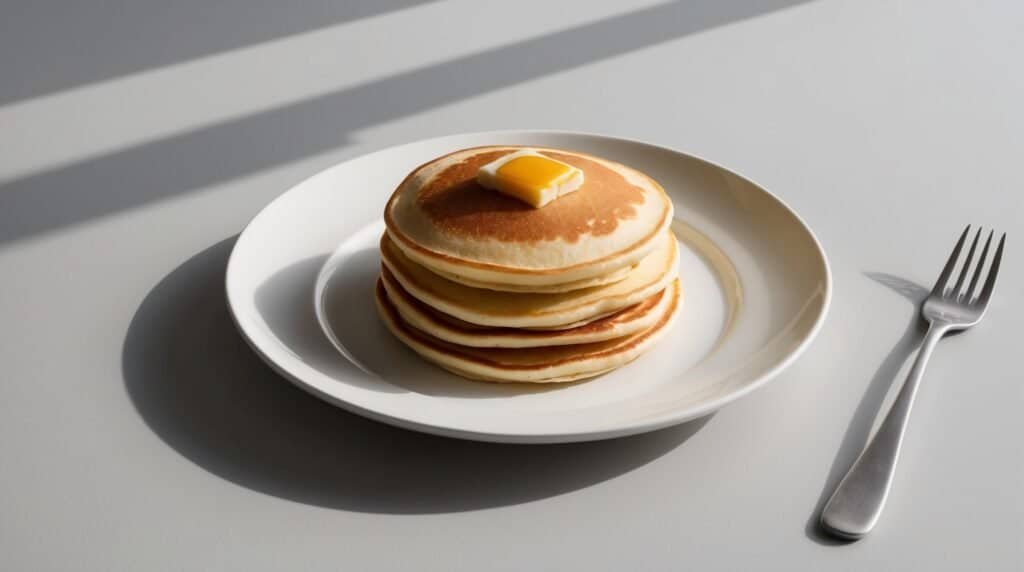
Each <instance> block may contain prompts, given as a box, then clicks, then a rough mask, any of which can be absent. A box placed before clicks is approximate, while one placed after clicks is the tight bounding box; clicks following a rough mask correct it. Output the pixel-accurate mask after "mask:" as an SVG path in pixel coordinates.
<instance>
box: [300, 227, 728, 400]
mask: <svg viewBox="0 0 1024 572" xmlns="http://www.w3.org/2000/svg"><path fill="white" fill-rule="evenodd" d="M673 231H674V232H675V233H676V236H677V237H678V238H679V242H680V266H681V268H680V273H681V279H682V284H683V296H684V303H683V311H682V314H681V315H680V317H679V320H678V322H677V323H676V325H675V326H674V327H673V329H672V331H671V332H669V333H668V334H667V335H666V337H665V338H664V339H663V340H662V341H661V342H660V343H659V344H658V346H656V347H655V348H654V349H653V350H652V351H651V352H649V353H647V354H645V355H643V356H641V357H640V358H639V359H638V360H636V361H635V362H633V363H631V364H628V365H626V366H624V367H622V368H620V369H618V370H616V371H613V372H611V373H609V374H606V375H603V376H600V377H597V378H594V379H591V380H589V381H585V382H579V383H571V384H494V383H483V382H476V381H470V380H465V379H462V378H460V377H457V376H455V375H453V374H451V373H448V372H446V371H444V370H442V369H440V368H437V367H435V366H433V365H431V364H429V363H427V362H426V361H424V360H422V359H421V358H419V356H417V355H416V354H415V353H414V352H413V351H412V350H410V349H409V348H407V347H406V346H404V345H403V344H401V343H400V342H398V340H396V339H395V338H394V337H393V336H392V335H391V333H390V332H388V331H387V329H386V328H385V327H384V325H383V324H382V323H381V321H380V319H379V318H378V316H377V314H376V309H375V307H374V303H373V292H374V287H375V282H376V279H377V275H378V273H379V271H380V258H379V256H378V254H377V246H378V240H379V237H380V234H381V233H382V232H383V225H382V224H380V223H375V224H373V225H369V226H368V227H365V228H363V229H361V230H360V231H358V232H356V233H354V234H352V235H351V236H350V237H349V238H348V239H347V240H345V241H344V242H343V243H342V244H341V245H340V246H339V248H338V249H337V251H335V253H334V254H333V255H332V256H331V257H330V259H329V261H328V262H327V264H325V266H324V270H323V272H322V274H321V278H320V280H318V285H317V288H318V289H319V291H318V292H317V293H316V299H317V301H318V305H319V318H320V321H321V326H322V327H323V329H324V332H325V334H326V335H327V337H328V338H329V339H330V340H331V342H332V343H333V344H334V345H335V346H336V348H337V349H338V351H339V355H338V356H337V359H338V360H346V361H347V362H349V363H350V364H351V365H354V366H355V367H357V368H358V369H359V371H360V372H361V374H362V375H364V376H365V378H366V379H365V380H362V381H363V382H364V383H361V384H360V385H362V386H364V387H371V388H372V387H374V384H377V386H378V387H379V388H380V390H381V391H386V392H389V393H393V392H395V391H407V392H412V393H419V394H423V395H431V396H444V397H446V398H455V399H474V400H479V399H484V400H486V399H489V398H515V399H517V400H520V401H523V402H527V401H533V400H535V401H536V403H531V404H530V405H531V406H536V407H538V408H541V409H551V410H557V409H559V408H563V407H565V406H566V405H569V404H571V405H572V406H573V407H576V408H578V407H588V406H598V405H603V404H605V403H611V402H614V401H618V400H622V399H628V398H630V397H634V396H636V395H639V394H643V393H648V392H650V391H651V390H652V389H653V388H654V386H658V385H661V384H665V383H674V384H681V383H686V381H687V379H686V372H687V371H689V370H690V369H692V368H693V367H695V366H696V365H698V364H700V363H701V361H702V360H704V359H706V358H707V357H708V356H709V355H711V354H712V353H713V352H714V351H715V348H716V347H718V346H719V345H720V344H721V343H722V342H723V340H724V339H725V338H726V337H727V336H728V335H729V329H730V324H732V323H733V322H734V321H735V319H736V317H737V315H738V313H739V312H740V311H741V302H742V292H741V289H740V283H739V279H738V277H737V274H736V271H735V268H734V267H733V265H732V263H731V262H730V260H729V258H728V257H727V256H726V255H725V254H724V253H723V252H722V250H721V249H720V248H718V247H717V246H716V245H715V244H714V242H713V241H711V240H710V239H709V238H708V237H707V236H705V235H703V234H702V233H700V232H699V231H698V230H697V229H695V228H693V227H692V226H689V225H686V224H684V223H682V222H681V221H675V223H674V224H673Z"/></svg>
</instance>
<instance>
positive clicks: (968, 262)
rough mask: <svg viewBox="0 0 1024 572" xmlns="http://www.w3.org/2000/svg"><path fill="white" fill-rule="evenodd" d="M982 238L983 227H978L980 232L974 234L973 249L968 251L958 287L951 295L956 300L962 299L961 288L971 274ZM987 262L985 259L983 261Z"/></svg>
mask: <svg viewBox="0 0 1024 572" xmlns="http://www.w3.org/2000/svg"><path fill="white" fill-rule="evenodd" d="M979 238H981V227H980V226H979V227H978V232H975V233H974V240H972V241H971V247H970V248H968V249H967V259H966V260H964V265H963V267H961V268H960V276H959V277H957V279H956V285H955V286H953V290H951V291H950V294H951V295H952V296H953V298H954V299H959V298H960V288H961V287H962V286H963V285H964V280H967V275H968V274H970V272H971V261H972V260H974V251H975V249H977V248H978V239H979ZM981 261H982V262H985V259H984V258H982V259H981ZM968 300H970V298H968Z"/></svg>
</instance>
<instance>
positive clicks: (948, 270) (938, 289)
mask: <svg viewBox="0 0 1024 572" xmlns="http://www.w3.org/2000/svg"><path fill="white" fill-rule="evenodd" d="M970 230H971V225H967V228H965V229H964V232H963V234H961V235H960V240H958V241H956V246H955V247H954V248H953V253H952V254H950V255H949V260H948V261H946V267H945V268H943V269H942V274H939V279H938V280H936V281H935V286H934V287H933V288H932V296H942V294H943V292H944V291H945V290H946V282H947V281H948V280H949V275H950V274H952V273H953V268H954V267H956V260H957V259H958V258H960V249H961V248H963V246H964V239H965V238H967V233H968V231H970Z"/></svg>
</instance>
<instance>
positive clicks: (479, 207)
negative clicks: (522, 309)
mask: <svg viewBox="0 0 1024 572" xmlns="http://www.w3.org/2000/svg"><path fill="white" fill-rule="evenodd" d="M521 149H523V147H507V146H506V147H478V148H474V149H465V150H462V151H457V152H455V153H452V154H449V155H446V156H444V157H440V158H438V159H435V160H433V161H431V162H429V163H426V164H425V165H422V166H420V167H419V168H417V169H415V170H414V171H413V172H412V173H411V174H410V175H409V176H408V177H406V179H405V180H404V181H403V182H402V183H401V184H400V185H399V186H398V188H397V189H396V190H395V192H394V194H393V195H392V196H391V199H390V200H389V201H388V204H387V206H386V207H385V211H384V220H385V223H386V224H387V229H388V230H387V233H388V236H389V237H390V238H391V240H392V241H393V242H394V244H395V245H396V247H397V248H399V249H401V251H402V252H403V253H404V254H405V255H406V256H407V257H408V258H409V259H411V260H412V261H414V262H416V263H417V264H419V265H421V266H424V267H426V268H428V269H430V270H432V271H434V272H435V273H438V274H441V275H444V276H445V277H447V278H449V279H450V280H452V281H455V282H461V283H463V284H466V285H469V286H476V287H486V288H490V289H495V290H511V291H524V290H527V291H528V290H531V289H533V291H545V292H550V291H565V290H569V289H574V288H586V287H592V286H596V285H599V284H606V283H608V282H610V281H611V280H612V279H613V278H621V276H622V269H624V268H628V267H630V266H633V265H635V264H638V263H639V262H640V260H642V259H643V258H644V257H646V256H647V255H648V254H650V253H651V252H652V251H653V250H654V249H655V247H656V246H657V245H658V242H659V237H660V236H661V235H662V233H663V232H665V231H666V229H667V228H668V226H669V223H670V222H671V220H672V213H673V210H672V202H671V201H670V200H669V199H668V196H667V195H666V194H665V192H664V190H663V189H662V188H661V187H660V186H659V185H658V184H657V183H656V182H655V181H654V180H653V179H651V178H650V177H648V176H646V175H644V174H643V173H640V172H639V171H636V170H634V169H631V168H629V167H626V166H625V165H620V164H618V163H614V162H611V161H608V160H605V159H600V158H597V157H593V156H591V155H586V154H583V153H577V152H571V151H559V150H554V149H538V150H539V151H541V152H542V153H543V154H545V155H547V156H548V157H550V158H552V159H556V160H559V161H562V162H564V163H568V164H570V165H572V166H574V167H577V168H579V169H581V170H582V171H583V173H584V182H583V185H582V186H581V187H580V188H579V190H577V191H575V192H573V193H570V194H568V195H565V196H563V197H561V198H558V199H557V200H555V201H553V202H551V203H550V204H548V205H546V206H544V207H542V208H533V207H532V206H530V205H529V204H526V203H524V202H522V201H520V200H518V199H516V198H513V197H510V196H507V195H504V194H501V193H498V192H496V191H494V190H490V189H486V188H484V187H483V186H481V185H480V184H479V183H477V181H476V174H477V170H478V169H479V168H480V167H481V166H483V165H485V164H487V163H490V162H491V161H494V160H495V159H498V158H500V157H502V156H504V155H506V154H509V153H513V152H515V151H517V150H521Z"/></svg>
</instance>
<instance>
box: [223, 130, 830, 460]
mask: <svg viewBox="0 0 1024 572" xmlns="http://www.w3.org/2000/svg"><path fill="white" fill-rule="evenodd" d="M533 135H549V136H569V137H579V138H593V139H598V140H605V141H611V142H617V143H625V144H630V145H639V146H643V147H648V148H652V149H654V150H658V151H662V152H668V153H673V154H677V155H681V156H684V157H687V158H690V159H693V160H696V161H699V162H702V163H704V164H706V165H710V166H712V167H715V168H717V169H720V170H722V171H725V172H727V173H729V174H731V175H733V176H735V177H738V178H739V179H741V180H743V181H744V182H746V183H749V184H751V185H753V186H754V187H756V188H757V189H758V190H760V191H761V192H762V193H764V194H765V195H767V196H768V197H770V198H771V199H772V200H774V201H775V202H776V203H778V205H779V206H781V207H782V208H783V209H784V210H785V211H786V212H787V213H788V214H789V215H791V216H792V217H793V218H794V219H795V220H796V221H797V223H799V225H800V226H801V227H802V229H803V230H804V231H805V232H806V233H807V236H809V237H810V239H811V243H812V244H813V245H814V249H815V251H816V252H817V253H818V256H819V257H820V259H821V265H822V269H823V271H824V273H823V278H824V292H823V299H822V303H821V309H820V311H819V313H818V315H817V316H816V317H815V320H814V324H813V325H812V326H811V328H810V329H809V330H808V333H807V335H806V336H804V338H803V339H802V340H801V341H800V342H799V343H798V344H797V346H796V347H795V348H793V349H792V350H790V351H789V353H788V354H787V355H786V356H785V357H784V358H783V359H782V360H780V361H779V362H778V363H777V364H775V365H774V366H773V367H771V368H770V369H768V370H766V371H764V372H762V373H761V374H760V375H758V376H756V377H755V378H753V379H752V380H751V381H750V382H748V383H746V384H744V385H743V386H742V387H740V388H738V389H736V390H734V391H731V392H729V393H727V394H726V395H723V396H721V397H719V398H717V399H714V400H710V401H707V402H705V403H703V404H701V406H699V407H695V408H691V409H687V410H682V411H680V410H670V411H668V412H665V413H661V414H659V415H655V416H652V417H650V418H647V419H644V420H642V421H638V422H633V423H627V424H620V425H618V426H614V427H609V428H605V429H600V430H582V431H564V432H557V433H552V432H544V433H522V432H518V433H503V432H497V431H481V430H472V429H463V428H457V427H451V426H446V425H444V424H439V423H426V422H422V421H417V420H411V419H408V418H405V417H400V416H395V415H391V414H387V413H382V412H380V411H377V410H374V409H370V408H368V407H364V406H362V405H359V404H357V403H353V402H351V401H346V400H344V399H341V398H340V397H338V396H335V395H332V394H330V393H328V392H326V391H324V390H322V389H320V388H318V387H316V386H315V385H313V384H311V383H309V382H307V381H304V380H302V379H301V378H300V377H299V376H297V375H294V374H292V373H291V372H289V371H288V370H286V369H285V368H284V366H282V365H281V364H278V363H277V362H276V361H275V360H274V359H272V358H271V357H270V356H269V355H267V353H266V352H265V351H264V350H263V349H262V348H261V347H260V346H259V344H258V343H257V342H256V340H254V339H252V337H251V336H250V335H249V333H248V332H247V331H246V329H245V328H244V327H243V325H242V322H241V321H240V318H239V313H240V312H239V308H238V305H239V304H240V302H239V301H238V300H236V299H234V298H233V297H232V276H233V275H234V274H236V272H233V270H234V269H235V268H236V267H237V266H238V264H239V262H238V250H239V249H238V247H239V244H240V243H241V242H242V240H243V238H244V237H245V235H246V233H247V232H249V231H250V229H251V228H252V227H253V225H254V224H255V223H256V222H257V221H259V220H260V219H261V217H263V216H265V215H266V213H267V212H269V211H270V210H271V209H272V208H274V207H275V206H276V205H277V204H278V203H279V201H282V200H283V199H284V198H285V197H286V196H287V195H288V194H290V193H291V192H292V191H295V190H296V189H298V188H300V187H302V186H304V185H306V184H308V183H309V182H310V181H312V180H313V179H315V178H317V177H320V176H325V175H326V173H328V172H330V171H332V170H334V169H336V168H338V167H340V166H341V165H344V164H346V163H349V162H352V161H355V160H359V159H362V158H365V157H367V156H370V155H374V154H377V153H383V152H387V151H392V150H394V149H398V148H401V147H406V146H415V145H421V144H426V143H429V142H432V141H441V140H444V139H457V138H471V137H484V136H494V137H498V136H500V137H516V136H533ZM333 253H334V251H331V254H328V256H327V258H325V260H324V264H327V263H328V262H329V261H330V260H331V259H332V257H333ZM320 271H322V268H321V270H320ZM320 271H318V272H317V278H318V279H319V275H320ZM833 290H834V285H833V277H832V267H831V264H830V263H829V259H828V255H827V254H826V252H825V248H824V247H823V246H822V243H821V240H820V239H819V238H818V236H817V234H815V232H814V230H813V229H812V228H811V227H810V225H808V224H807V221H805V220H804V218H803V217H801V216H800V214H799V213H798V212H797V211H796V210H795V209H793V208H792V207H791V206H790V205H789V204H788V203H787V202H786V201H784V200H783V199H782V198H780V197H779V196H778V195H776V194H775V193H773V192H772V191H771V190H769V189H768V188H767V187H765V186H764V185H761V184H760V183H758V182H756V181H754V180H753V179H751V178H750V177H748V176H746V175H744V174H742V173H740V172H738V171H736V170H734V169H731V168H728V167H725V166H724V165H722V164H720V163H717V162H715V161H712V160H709V159H706V158H704V157H702V156H700V155H697V154H694V153H690V152H687V151H683V150H680V149H677V148H675V147H669V146H666V145H660V144H657V143H651V142H648V141H644V140H641V139H634V138H630V137H621V136H617V135H606V134H602V133H595V132H589V131H574V130H562V129H498V130H485V131H467V132H460V133H451V134H446V135H438V136H433V137H427V138H423V139H417V140H414V141H408V142H405V143H399V144H392V145H385V146H382V147H380V148H377V149H372V150H368V151H366V152H364V153H360V154H358V155H355V156H352V157H348V158H345V159H344V160H342V161H339V162H337V163H334V164H332V165H330V166H328V167H326V168H323V169H321V170H319V171H317V172H315V173H313V174H311V175H309V176H307V177H305V178H303V179H301V180H299V181H298V182H296V183H294V184H292V185H291V186H289V187H288V188H286V189H285V190H284V191H282V192H281V193H280V194H279V195H277V196H276V197H274V198H273V199H272V200H271V201H270V202H268V203H267V204H266V205H264V206H263V207H262V208H261V209H260V210H259V211H258V212H257V213H256V214H255V215H253V216H252V218H250V219H249V221H248V222H247V223H246V224H245V226H244V227H243V228H242V230H241V232H239V233H238V235H237V238H236V240H235V243H234V244H233V245H232V247H231V254H230V255H229V256H228V262H227V265H226V268H225V278H224V292H225V297H226V300H227V306H228V313H229V314H230V315H231V321H232V323H233V324H234V325H235V329H236V330H238V332H239V334H240V335H241V337H242V339H243V340H245V343H246V345H248V346H249V347H250V348H252V350H253V352H255V353H256V355H257V356H259V357H260V359H261V360H263V361H264V362H265V363H266V364H267V365H268V366H270V367H271V369H273V370H274V371H275V372H277V373H278V374H279V375H281V376H282V377H284V378H285V379H286V380H288V381H289V382H290V383H291V384H292V385H295V386H297V387H299V388H300V389H302V390H304V391H306V392H307V393H310V394H311V395H313V396H315V397H317V398H319V399H323V400H324V401H327V402H328V403H330V404H332V405H334V406H337V407H340V408H342V409H344V410H346V411H349V412H351V413H354V414H356V415H360V416H363V417H366V418H369V419H373V420H375V421H380V422H382V423H386V424H389V425H393V426H397V427H401V428H404V429H410V430H414V431H420V432H423V433H429V434H433V435H440V436H443V437H452V438H458V439H467V440H473V441H485V442H499V443H538V444H539V443H568V442H581V441H597V440H604V439H613V438H618V437H625V436H628V435H636V434H640V433H647V432H650V431H655V430H658V429H663V428H665V427H670V426H672V425H677V424H680V423H685V422H687V421H691V420H694V419H698V418H701V417H704V416H706V415H708V414H710V413H713V412H715V411H717V410H719V409H721V408H722V407H724V406H725V405H727V404H729V403H731V402H733V401H736V400H738V399H741V398H743V397H745V396H747V395H749V394H750V393H752V392H753V391H755V390H757V389H759V388H761V387H763V386H764V385H766V384H767V383H768V382H769V381H771V380H772V379H774V378H775V377H777V376H778V375H779V374H780V373H782V372H783V371H784V370H785V369H786V368H788V367H789V366H790V365H792V364H793V362H795V361H796V360H797V359H799V358H800V357H801V356H802V355H803V354H804V352H805V351H807V349H808V348H809V347H810V345H811V344H812V343H813V342H814V340H815V339H817V337H818V334H819V333H820V332H821V329H822V327H823V326H824V324H825V321H826V319H827V317H828V314H829V310H830V308H831V306H832V296H833ZM313 296H315V289H314V293H313ZM332 345H333V343H332Z"/></svg>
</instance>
